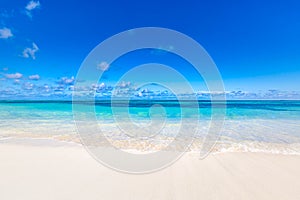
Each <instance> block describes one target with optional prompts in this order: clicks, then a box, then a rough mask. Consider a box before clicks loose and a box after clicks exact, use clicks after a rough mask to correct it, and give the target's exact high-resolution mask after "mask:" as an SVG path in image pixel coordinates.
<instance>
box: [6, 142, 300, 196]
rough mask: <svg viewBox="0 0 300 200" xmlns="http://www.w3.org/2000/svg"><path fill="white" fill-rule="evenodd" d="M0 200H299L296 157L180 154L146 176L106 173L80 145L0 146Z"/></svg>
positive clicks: (299, 165) (299, 168) (299, 159)
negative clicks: (162, 168) (173, 161)
mask: <svg viewBox="0 0 300 200" xmlns="http://www.w3.org/2000/svg"><path fill="white" fill-rule="evenodd" d="M0 199H1V200H48V199H49V200H50V199H51V200H79V199H82V200H94V199H101V200H106V199H118V200H119V199H120V200H121V199H122V200H127V199H138V200H141V199H143V200H147V199H155V200H156V199H170V200H173V199H187V200H192V199H197V200H199V199H205V200H208V199H225V200H229V199H238V200H241V199H243V200H247V199H255V200H258V199H270V200H271V199H272V200H275V199H288V200H293V199H295V200H296V199H297V200H299V199H300V156H292V155H275V154H264V153H223V154H215V155H210V156H208V157H207V158H205V159H204V160H199V159H198V155H197V154H191V153H189V154H185V156H183V157H182V158H181V159H180V160H179V161H177V162H176V163H175V164H174V165H172V166H170V167H168V168H166V169H164V170H161V171H159V172H156V173H152V174H147V175H129V174H123V173H119V172H116V171H113V170H111V169H108V168H106V167H104V166H102V165H101V164H99V163H98V162H97V161H95V160H94V159H93V158H92V157H91V156H90V155H89V154H88V153H87V152H86V150H85V149H84V148H83V147H81V146H49V145H48V146H33V145H20V144H0Z"/></svg>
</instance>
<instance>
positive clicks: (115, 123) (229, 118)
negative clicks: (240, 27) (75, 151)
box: [0, 100, 300, 154]
mask: <svg viewBox="0 0 300 200" xmlns="http://www.w3.org/2000/svg"><path fill="white" fill-rule="evenodd" d="M76 105H77V106H76V114H77V115H78V116H81V118H77V119H76V120H77V121H78V119H79V120H82V119H83V120H86V121H88V122H89V125H88V126H89V128H87V129H86V130H90V127H91V126H95V127H98V128H99V127H100V128H99V130H100V129H101V132H99V133H98V134H103V135H105V136H106V137H107V138H108V139H109V140H110V142H111V143H112V144H113V146H116V147H118V148H122V149H137V150H140V151H152V150H157V149H162V148H165V147H166V146H167V145H168V144H170V141H172V140H174V139H175V138H176V139H178V137H193V138H194V143H193V144H192V145H191V146H190V147H189V150H191V151H198V150H199V149H200V148H201V142H203V141H204V139H205V138H206V137H207V133H208V130H209V128H210V123H211V120H212V104H211V102H210V101H198V102H197V105H196V106H195V103H192V102H189V101H184V102H183V103H181V102H180V103H179V102H177V101H158V100H157V101H155V100H135V101H130V102H129V104H128V102H125V101H117V102H115V103H113V104H111V103H110V101H96V103H95V106H93V104H86V103H81V102H77V103H76ZM213 105H214V107H215V111H216V113H218V109H220V110H223V111H224V105H226V113H225V114H226V115H225V116H224V117H225V118H224V122H223V127H222V129H221V131H220V135H218V137H217V140H216V141H215V142H216V145H215V146H214V147H213V149H212V153H223V152H266V153H279V154H300V101H296V100H285V101H278V100H272V101H270V100H250V101H246V100H237V101H227V102H226V103H225V102H217V103H216V104H213ZM198 108H199V109H198ZM91 110H92V111H93V113H92V114H91V113H90V111H91ZM73 115H74V110H73V104H72V101H0V143H7V142H17V141H23V142H25V141H26V139H30V140H32V139H36V140H42V139H50V140H54V141H63V142H67V143H75V144H81V141H80V134H89V132H85V131H84V130H85V129H84V128H82V127H81V128H79V129H77V128H76V125H78V123H75V122H74V116H73ZM216 120H217V122H218V120H220V123H221V119H216ZM181 123H186V124H185V129H184V132H183V134H182V135H180V136H178V135H177V133H178V129H179V127H180V125H181ZM149 127H150V128H149ZM78 130H79V131H80V132H81V133H80V134H77V132H78ZM124 132H125V133H124ZM136 137H138V138H139V139H141V140H142V141H143V145H140V144H138V141H137V140H136ZM179 139H180V138H179ZM94 140H96V138H94ZM150 140H151V142H149V141H150ZM146 141H147V142H146Z"/></svg>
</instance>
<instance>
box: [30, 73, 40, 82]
mask: <svg viewBox="0 0 300 200" xmlns="http://www.w3.org/2000/svg"><path fill="white" fill-rule="evenodd" d="M28 78H29V79H30V80H35V81H37V80H39V79H40V75H38V74H34V75H30V76H29V77H28Z"/></svg>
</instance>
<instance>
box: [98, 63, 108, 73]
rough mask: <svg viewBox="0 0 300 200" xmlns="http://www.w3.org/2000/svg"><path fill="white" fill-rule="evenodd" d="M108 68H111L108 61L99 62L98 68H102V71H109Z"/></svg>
mask: <svg viewBox="0 0 300 200" xmlns="http://www.w3.org/2000/svg"><path fill="white" fill-rule="evenodd" d="M108 68H109V64H108V63H107V62H105V61H103V62H101V63H99V64H98V65H97V69H99V70H101V71H103V72H104V71H107V70H108Z"/></svg>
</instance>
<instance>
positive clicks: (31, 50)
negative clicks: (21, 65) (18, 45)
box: [22, 42, 39, 60]
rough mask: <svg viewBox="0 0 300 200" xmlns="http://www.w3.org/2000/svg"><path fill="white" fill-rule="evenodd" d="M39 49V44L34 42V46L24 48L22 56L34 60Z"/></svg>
mask: <svg viewBox="0 0 300 200" xmlns="http://www.w3.org/2000/svg"><path fill="white" fill-rule="evenodd" d="M38 50H39V48H38V46H37V45H36V44H35V43H34V42H33V43H32V48H30V47H27V48H25V49H24V50H23V54H22V56H23V57H24V58H29V57H31V58H32V59H33V60H34V59H35V53H36V52H37V51H38Z"/></svg>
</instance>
